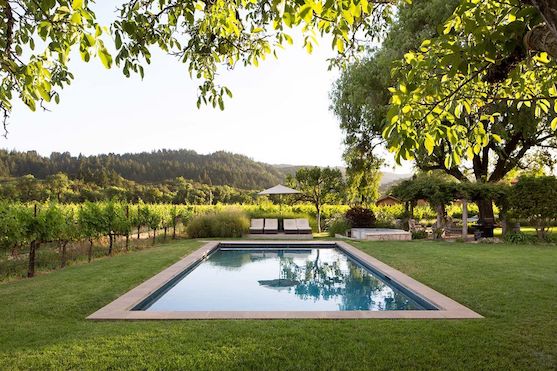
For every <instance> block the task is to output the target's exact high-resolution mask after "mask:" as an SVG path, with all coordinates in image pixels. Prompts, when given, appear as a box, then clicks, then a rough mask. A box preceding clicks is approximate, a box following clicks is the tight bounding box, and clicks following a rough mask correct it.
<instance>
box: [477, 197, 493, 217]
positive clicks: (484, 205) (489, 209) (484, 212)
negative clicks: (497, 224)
mask: <svg viewBox="0 0 557 371" xmlns="http://www.w3.org/2000/svg"><path fill="white" fill-rule="evenodd" d="M476 203H477V204H478V210H479V212H480V215H479V219H480V221H489V222H494V221H495V214H494V213H493V201H492V200H478V201H477V202H476Z"/></svg>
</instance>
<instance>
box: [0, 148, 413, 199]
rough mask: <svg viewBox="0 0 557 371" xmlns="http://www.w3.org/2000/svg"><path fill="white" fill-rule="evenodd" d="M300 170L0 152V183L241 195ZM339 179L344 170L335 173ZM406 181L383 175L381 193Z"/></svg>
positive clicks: (240, 161)
mask: <svg viewBox="0 0 557 371" xmlns="http://www.w3.org/2000/svg"><path fill="white" fill-rule="evenodd" d="M302 167H306V166H305V165H304V166H302V165H288V164H281V165H269V164H266V163H262V162H257V161H254V160H252V159H250V158H249V157H247V156H243V155H238V154H234V153H230V152H224V151H220V152H215V153H211V154H208V155H202V154H199V153H197V152H195V151H191V150H184V149H182V150H158V151H152V152H141V153H125V154H113V153H110V154H101V155H94V156H82V155H79V156H72V155H71V154H70V153H68V152H64V153H59V152H53V153H52V154H51V155H50V156H41V155H39V154H38V153H37V152H36V151H28V152H18V151H7V150H0V177H20V176H24V175H27V174H31V175H33V176H35V177H36V178H38V179H45V178H46V177H48V176H49V175H53V174H56V173H65V174H67V175H68V176H69V177H70V178H71V179H80V180H84V181H86V182H93V183H96V184H99V185H109V184H113V183H114V180H115V179H118V178H119V177H121V178H125V179H128V180H133V181H135V182H138V183H160V182H164V181H167V180H170V179H175V178H177V177H184V178H186V179H190V180H193V181H196V182H199V183H204V184H209V185H229V186H231V187H235V188H240V189H263V188H268V187H271V186H273V185H276V184H278V183H282V182H283V181H284V178H285V177H286V176H287V175H289V174H290V175H293V174H295V173H296V171H297V170H298V169H300V168H302ZM339 169H340V170H341V171H342V172H343V173H344V172H345V168H343V167H339ZM408 177H410V175H409V174H404V175H400V174H394V173H390V172H384V173H383V179H382V181H381V188H382V189H383V187H384V186H386V185H389V184H392V183H393V182H396V181H399V180H401V179H406V178H408Z"/></svg>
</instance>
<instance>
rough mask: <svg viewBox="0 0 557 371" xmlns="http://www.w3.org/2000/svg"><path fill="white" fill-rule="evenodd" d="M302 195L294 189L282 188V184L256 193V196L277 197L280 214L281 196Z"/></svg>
mask: <svg viewBox="0 0 557 371" xmlns="http://www.w3.org/2000/svg"><path fill="white" fill-rule="evenodd" d="M299 193H302V192H300V191H297V190H295V189H292V188H289V187H287V186H284V185H282V184H278V185H276V186H274V187H271V188H269V189H266V190H264V191H261V192H259V193H258V195H260V196H272V195H277V196H279V207H280V210H281V214H282V197H281V196H282V195H295V194H299Z"/></svg>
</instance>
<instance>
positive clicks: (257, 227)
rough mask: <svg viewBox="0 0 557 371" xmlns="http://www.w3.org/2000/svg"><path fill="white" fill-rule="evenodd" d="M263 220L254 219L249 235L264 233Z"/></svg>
mask: <svg viewBox="0 0 557 371" xmlns="http://www.w3.org/2000/svg"><path fill="white" fill-rule="evenodd" d="M263 223H264V222H263V219H252V220H251V226H250V227H249V233H253V234H258V233H263Z"/></svg>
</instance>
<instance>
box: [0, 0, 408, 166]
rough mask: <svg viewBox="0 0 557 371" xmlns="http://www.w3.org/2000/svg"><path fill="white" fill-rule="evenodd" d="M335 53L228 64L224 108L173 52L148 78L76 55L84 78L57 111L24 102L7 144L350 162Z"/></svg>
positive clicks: (44, 150) (75, 68) (297, 52)
mask: <svg viewBox="0 0 557 371" xmlns="http://www.w3.org/2000/svg"><path fill="white" fill-rule="evenodd" d="M112 6H113V5H111V6H110V7H112ZM100 7H101V8H103V9H101V19H108V16H107V15H109V14H110V12H108V11H107V10H108V9H109V7H108V6H107V5H104V6H100ZM332 55H333V54H332V51H331V49H330V43H329V42H325V41H323V42H321V46H320V47H318V48H316V50H315V51H314V53H313V54H312V55H309V54H307V53H306V52H305V51H304V50H303V49H302V48H301V43H300V40H298V43H295V45H294V46H292V47H289V48H286V49H285V50H283V51H281V52H280V53H279V59H278V60H275V59H274V58H273V57H270V58H268V59H267V60H266V61H264V62H263V63H261V64H260V66H259V67H248V68H243V67H239V68H237V69H235V70H233V71H224V72H223V73H222V74H221V76H220V81H222V82H223V83H224V84H225V85H226V86H228V87H229V88H230V89H231V90H232V92H233V94H234V97H233V98H232V99H227V100H226V101H225V104H226V108H225V110H224V111H222V112H221V111H220V110H219V109H218V108H217V109H213V108H212V107H203V106H202V108H201V109H197V107H196V99H197V84H196V83H195V82H194V81H192V80H191V79H190V78H189V75H188V73H187V69H186V66H185V65H183V64H181V63H180V62H178V61H177V60H176V59H175V58H173V57H170V56H167V55H165V54H163V53H155V55H154V56H153V58H152V61H153V62H152V64H151V65H150V66H146V75H145V78H144V79H143V80H141V79H140V78H139V77H138V76H132V78H130V79H127V78H126V77H125V76H124V75H123V74H122V72H121V71H120V70H118V69H116V68H113V69H112V70H106V69H105V68H104V67H102V65H101V63H100V61H98V60H94V61H92V62H90V63H88V64H86V63H83V62H81V60H80V59H79V57H78V58H75V57H74V59H73V62H72V63H71V66H72V67H71V68H72V72H73V73H74V75H75V77H76V78H75V81H74V83H73V84H72V85H71V86H69V87H67V88H66V89H64V90H63V91H62V93H61V102H60V104H59V105H56V104H52V105H50V106H49V109H50V112H44V111H39V110H37V112H31V111H29V110H28V109H27V107H25V106H24V105H23V104H16V105H15V107H14V111H13V114H12V117H11V118H10V120H9V122H10V125H9V128H8V130H9V135H8V138H7V139H0V147H3V148H7V149H17V150H22V151H23V150H36V151H38V152H39V153H41V154H43V155H48V154H50V152H52V151H58V152H64V151H69V152H71V153H72V154H73V155H77V154H79V153H82V154H86V155H89V154H98V153H108V152H113V153H125V152H141V151H151V150H156V149H163V148H166V149H181V148H185V149H193V150H195V151H197V152H199V153H204V154H206V153H211V152H214V151H219V150H225V151H230V152H234V153H240V154H243V155H246V156H249V157H250V158H252V159H254V160H256V161H263V162H267V163H272V164H296V165H319V166H338V165H342V164H343V163H342V158H341V155H342V133H341V131H340V129H339V127H338V122H337V120H336V118H335V117H334V115H333V113H332V112H330V111H329V105H330V101H329V92H330V91H331V89H332V84H333V82H334V81H335V79H336V78H337V77H338V75H339V71H328V70H327V67H328V63H327V61H326V59H327V58H328V57H330V56H332ZM391 170H392V169H391ZM408 170H409V169H408V168H407V167H406V168H405V169H399V170H398V171H397V172H408Z"/></svg>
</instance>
